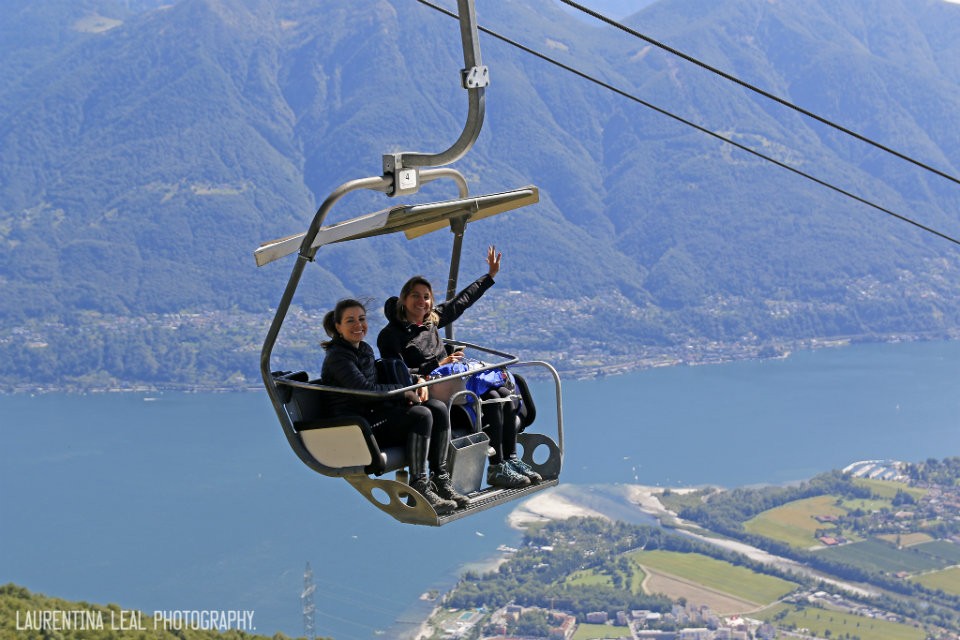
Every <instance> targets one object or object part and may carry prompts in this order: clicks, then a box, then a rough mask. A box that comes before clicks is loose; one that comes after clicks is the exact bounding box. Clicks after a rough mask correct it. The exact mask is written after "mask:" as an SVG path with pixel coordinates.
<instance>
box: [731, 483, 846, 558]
mask: <svg viewBox="0 0 960 640" xmlns="http://www.w3.org/2000/svg"><path fill="white" fill-rule="evenodd" d="M836 502H837V498H836V497H835V496H816V497H814V498H806V499H804V500H795V501H793V502H790V503H787V504H785V505H782V506H779V507H775V508H773V509H768V510H766V511H764V512H763V513H760V514H758V515H756V516H754V517H753V518H751V519H750V520H747V521H746V522H745V523H744V525H743V526H744V529H746V531H747V532H749V533H753V534H756V535H761V536H763V537H765V538H771V539H773V540H779V541H781V542H785V543H786V544H789V545H790V546H792V547H800V548H807V547H810V546H813V545H815V544H817V541H816V538H814V537H813V535H814V533H815V532H816V531H817V530H818V529H832V528H833V525H831V524H830V523H828V522H817V520H816V519H815V516H842V515H845V514H846V511H845V510H844V509H842V508H841V507H838V506H837V505H836V504H835V503H836Z"/></svg>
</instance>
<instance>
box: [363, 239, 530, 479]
mask: <svg viewBox="0 0 960 640" xmlns="http://www.w3.org/2000/svg"><path fill="white" fill-rule="evenodd" d="M502 255H503V254H501V253H498V252H497V250H496V247H489V248H488V249H487V266H488V271H487V273H486V274H485V275H483V276H481V277H480V278H479V279H477V280H476V281H475V282H473V283H472V284H470V285H469V286H467V287H466V288H465V289H464V290H463V291H461V292H460V293H458V294H457V296H456V297H455V298H453V299H452V300H448V301H446V302H441V303H440V304H438V305H436V307H434V306H433V300H434V297H433V288H432V287H431V286H430V282H429V281H427V280H426V279H425V278H424V277H423V276H414V277H413V278H410V280H408V281H407V283H406V284H404V285H403V288H402V289H401V290H400V296H399V297H398V298H390V299H389V300H387V303H386V305H385V306H384V313H385V314H386V315H387V320H388V323H387V326H385V327H384V328H383V329H382V330H381V331H380V335H379V336H377V348H378V349H379V350H380V357H382V358H402V359H403V361H404V362H405V363H406V364H407V366H408V367H410V368H411V369H413V370H415V371H417V372H418V373H419V374H420V375H421V376H424V377H427V376H429V375H430V372H431V371H433V370H434V369H436V368H437V367H439V366H440V365H444V364H449V363H451V362H459V361H460V360H462V359H463V351H454V350H452V349H450V348H448V347H447V346H446V345H445V344H444V342H443V340H441V338H440V332H439V329H440V328H441V327H445V326H446V325H448V324H450V323H451V322H453V321H454V320H456V319H457V318H459V317H460V316H461V314H463V312H464V311H466V310H467V309H468V308H469V307H470V305H472V304H473V303H474V302H476V301H477V300H478V299H479V298H480V296H482V295H483V293H484V292H485V291H486V290H487V289H489V288H490V287H492V286H493V284H494V282H493V278H494V276H496V275H497V273H498V272H499V271H500V259H501V257H502ZM509 396H510V391H509V390H508V389H506V388H505V387H496V388H492V389H490V390H489V391H487V392H486V393H484V394H483V395H482V396H481V399H482V400H496V401H497V402H491V403H489V404H485V405H484V407H483V430H484V431H486V432H487V434H488V435H489V436H490V444H491V446H492V447H493V449H494V454H493V456H491V458H490V466H489V467H488V468H487V483H488V484H490V485H493V486H495V487H508V488H514V487H522V486H526V485H528V484H530V483H531V482H540V481H541V480H542V479H543V478H541V477H540V474H538V473H537V472H536V471H534V470H533V469H532V468H531V467H530V466H529V465H528V464H527V463H525V462H524V461H523V460H521V459H520V458H518V457H517V420H516V415H517V413H516V412H517V402H516V400H515V399H511V398H510V397H509Z"/></svg>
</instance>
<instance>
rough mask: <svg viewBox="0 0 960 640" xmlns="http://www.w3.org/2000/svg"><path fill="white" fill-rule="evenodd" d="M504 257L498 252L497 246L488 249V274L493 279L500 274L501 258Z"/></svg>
mask: <svg viewBox="0 0 960 640" xmlns="http://www.w3.org/2000/svg"><path fill="white" fill-rule="evenodd" d="M502 257H503V253H502V252H500V251H497V248H496V247H495V246H493V245H490V246H489V247H487V267H488V268H489V270H488V273H489V274H490V277H491V278H492V277H494V276H495V275H497V273H499V272H500V258H502Z"/></svg>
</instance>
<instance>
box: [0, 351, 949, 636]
mask: <svg viewBox="0 0 960 640" xmlns="http://www.w3.org/2000/svg"><path fill="white" fill-rule="evenodd" d="M534 389H535V391H536V392H537V395H538V398H540V401H539V405H538V409H539V415H540V417H539V418H538V424H541V425H542V424H546V423H548V422H549V419H550V417H551V415H552V413H553V411H552V410H551V400H550V393H549V391H548V389H547V387H546V386H545V385H543V384H541V383H535V384H534ZM958 390H960V343H956V342H953V343H912V344H897V345H867V346H857V347H850V348H844V349H832V350H820V351H815V352H805V353H799V354H795V355H793V356H791V357H790V358H788V359H786V360H778V361H766V362H741V363H732V364H724V365H712V366H703V367H677V368H670V369H657V370H650V371H643V372H637V373H633V374H629V375H624V376H618V377H610V378H605V379H600V380H591V381H565V382H564V416H565V423H566V430H565V436H566V441H565V444H566V459H565V467H564V476H563V480H564V482H565V483H573V484H581V485H590V484H610V483H633V482H636V483H641V484H650V485H661V486H696V485H703V484H711V485H719V486H727V487H731V486H739V485H749V484H758V483H784V482H791V481H796V480H802V479H805V478H809V477H810V476H812V475H814V474H816V473H819V472H821V471H824V470H828V469H833V468H840V467H843V466H845V465H846V464H848V463H850V462H853V461H855V460H860V459H875V458H879V459H885V458H894V459H900V460H907V461H917V460H923V459H926V458H929V457H937V458H942V457H946V456H955V455H960V393H958ZM155 397H156V399H155V400H153V399H147V398H145V397H144V396H143V395H142V394H94V395H87V396H66V395H44V396H37V397H26V396H22V395H21V396H7V397H0V416H2V424H0V433H2V439H3V446H2V452H0V465H2V466H0V507H2V508H0V513H2V520H0V582H3V583H5V582H16V583H18V584H21V585H23V586H26V587H27V588H29V589H31V590H35V591H40V592H44V593H47V594H49V595H53V596H57V597H62V598H67V599H71V600H84V601H88V602H99V603H107V602H113V603H117V604H119V605H121V606H122V607H124V608H138V609H142V610H146V611H148V612H152V611H154V610H160V609H189V610H196V609H221V610H222V609H252V610H254V611H255V612H256V613H255V618H254V621H255V624H256V625H257V631H258V632H261V633H266V634H272V633H274V632H276V631H283V632H284V633H287V634H288V635H294V636H296V635H301V634H302V633H303V625H302V616H301V611H300V606H301V605H300V599H299V596H300V591H301V589H302V586H303V571H304V567H305V564H306V563H307V562H310V564H311V566H312V568H313V571H314V579H315V582H316V584H317V592H316V596H315V602H316V605H317V611H318V615H317V623H316V631H317V633H318V634H320V635H330V636H333V637H335V638H337V640H350V639H366V638H372V637H375V635H376V631H377V630H384V629H393V630H396V629H399V628H403V626H404V625H403V624H400V625H396V624H395V621H397V620H398V619H400V620H401V622H402V621H405V620H416V619H417V618H418V617H419V616H421V615H423V613H424V611H425V610H427V609H428V605H425V604H424V603H422V602H420V601H419V600H418V599H417V597H418V596H419V594H420V593H422V592H424V591H426V590H427V589H429V588H440V589H446V588H449V587H450V586H451V585H452V584H453V582H454V581H455V579H456V576H457V574H458V573H459V571H460V568H461V567H462V566H463V565H464V564H465V563H467V562H474V561H479V560H483V559H485V558H488V557H490V556H492V555H494V554H495V549H496V547H497V546H498V545H500V544H504V543H506V544H516V542H517V541H518V540H519V534H517V533H516V532H514V531H512V530H510V529H509V528H508V527H507V525H506V523H505V518H506V516H507V513H508V510H507V508H499V509H494V510H491V511H487V512H484V513H481V514H478V515H476V516H473V517H471V518H469V519H466V520H463V521H457V522H454V523H451V524H450V525H447V526H444V527H442V528H440V529H435V528H427V527H412V526H407V525H400V524H397V523H395V522H394V521H393V520H390V519H388V518H386V517H385V516H381V515H380V513H379V512H378V511H377V510H375V509H374V508H373V507H371V506H369V505H368V504H367V503H366V501H364V500H363V499H362V498H360V497H359V494H356V493H355V492H354V491H353V489H351V488H350V487H349V486H348V485H347V484H346V483H345V482H342V481H338V480H335V479H327V478H323V477H321V476H318V475H316V474H314V473H313V472H311V471H310V470H309V469H307V468H306V467H305V466H303V465H302V464H301V463H300V462H299V461H298V460H297V459H296V458H295V456H294V455H293V453H292V452H291V451H290V450H289V448H288V446H287V444H286V441H285V440H284V438H283V437H282V434H281V432H280V429H279V426H277V424H276V418H275V417H274V415H273V412H272V408H271V407H270V405H269V402H268V401H267V400H266V397H265V395H264V394H262V393H249V394H220V395H217V394H158V395H156V396H155ZM480 534H482V535H480Z"/></svg>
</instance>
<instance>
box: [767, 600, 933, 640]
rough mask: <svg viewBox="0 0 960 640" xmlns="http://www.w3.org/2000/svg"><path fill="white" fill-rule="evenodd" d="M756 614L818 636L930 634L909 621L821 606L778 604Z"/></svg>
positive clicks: (916, 638)
mask: <svg viewBox="0 0 960 640" xmlns="http://www.w3.org/2000/svg"><path fill="white" fill-rule="evenodd" d="M753 617H755V618H759V619H761V620H766V621H768V622H771V623H773V624H775V625H777V626H779V627H791V626H792V627H793V628H795V629H809V630H810V633H811V634H813V635H816V636H817V637H818V638H844V637H858V638H860V640H924V639H925V638H926V634H925V633H924V632H923V630H921V629H917V628H915V627H913V626H910V625H907V624H901V623H898V622H888V621H886V620H879V619H876V618H867V617H865V616H858V615H855V614H852V613H843V612H840V611H833V610H830V609H821V608H819V607H803V608H797V607H795V606H793V605H785V604H777V605H774V606H772V607H769V608H767V609H764V610H763V611H760V612H758V613H756V614H753Z"/></svg>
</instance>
